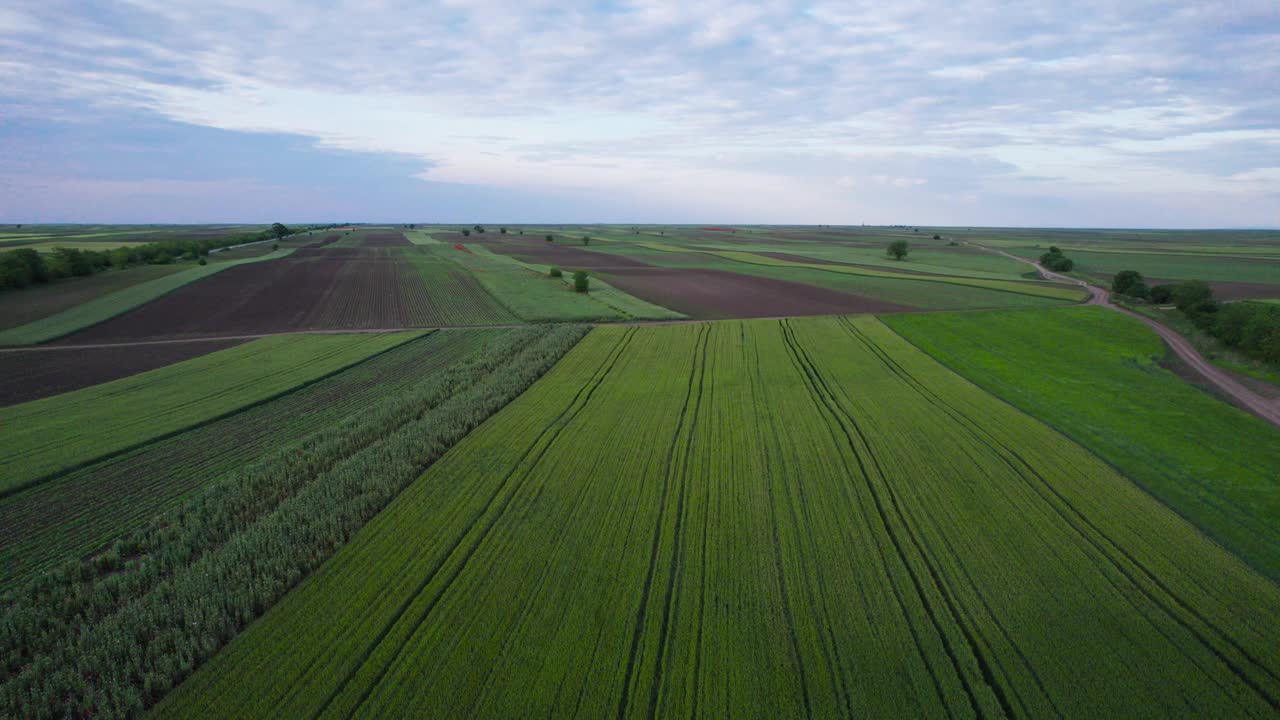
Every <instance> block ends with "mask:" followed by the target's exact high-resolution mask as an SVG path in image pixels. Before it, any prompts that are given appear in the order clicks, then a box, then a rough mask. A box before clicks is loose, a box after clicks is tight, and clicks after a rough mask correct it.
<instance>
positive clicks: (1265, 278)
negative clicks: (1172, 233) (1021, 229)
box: [1010, 248, 1280, 285]
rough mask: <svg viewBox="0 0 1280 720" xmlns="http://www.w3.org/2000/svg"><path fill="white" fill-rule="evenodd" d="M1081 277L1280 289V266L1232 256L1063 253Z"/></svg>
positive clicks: (1026, 252)
mask: <svg viewBox="0 0 1280 720" xmlns="http://www.w3.org/2000/svg"><path fill="white" fill-rule="evenodd" d="M1010 252H1013V253H1015V254H1017V255H1022V256H1024V257H1028V258H1030V257H1038V256H1039V251H1037V250H1036V249H1035V248H1015V249H1012V250H1011V251H1010ZM1064 252H1066V253H1067V255H1068V257H1070V258H1071V259H1072V260H1074V261H1075V263H1076V268H1075V269H1076V270H1077V271H1079V272H1083V273H1103V274H1107V275H1112V274H1115V273H1118V272H1120V271H1121V270H1137V271H1138V272H1140V273H1142V274H1143V276H1144V277H1150V278H1162V279H1166V280H1207V281H1219V282H1248V283H1266V284H1272V285H1280V263H1275V262H1259V261H1257V260H1251V259H1248V258H1239V257H1234V256H1228V255H1225V254H1224V255H1223V256H1218V257H1206V256H1202V255H1201V256H1197V255H1167V254H1155V253H1138V252H1124V253H1120V252H1093V251H1089V252H1083V251H1079V250H1064Z"/></svg>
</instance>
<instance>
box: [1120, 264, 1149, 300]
mask: <svg viewBox="0 0 1280 720" xmlns="http://www.w3.org/2000/svg"><path fill="white" fill-rule="evenodd" d="M1111 292H1113V293H1118V294H1120V295H1128V296H1129V297H1135V298H1145V297H1147V295H1148V292H1149V291H1148V289H1147V284H1146V283H1144V282H1143V281H1142V273H1140V272H1138V271H1137V270H1121V271H1120V272H1118V273H1116V275H1115V277H1113V278H1111Z"/></svg>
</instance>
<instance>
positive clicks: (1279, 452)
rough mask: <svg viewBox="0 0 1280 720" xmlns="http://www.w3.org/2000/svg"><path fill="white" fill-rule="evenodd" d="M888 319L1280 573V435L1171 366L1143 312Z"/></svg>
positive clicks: (1253, 561)
mask: <svg viewBox="0 0 1280 720" xmlns="http://www.w3.org/2000/svg"><path fill="white" fill-rule="evenodd" d="M885 322H886V323H888V324H889V326H890V327H892V328H893V329H894V330H896V331H898V332H899V333H901V334H902V335H903V336H904V337H906V338H907V339H908V340H910V341H911V342H912V343H914V344H915V345H917V346H918V347H920V348H922V349H923V350H925V351H926V352H928V353H929V354H930V355H932V356H934V357H935V358H937V359H939V360H941V361H942V362H943V363H945V364H946V365H948V366H949V367H951V368H952V369H954V370H955V371H956V372H958V373H960V374H961V375H964V376H965V377H966V378H969V379H970V380H972V381H973V382H975V383H977V384H978V385H980V386H982V387H984V388H986V389H987V390H989V391H991V392H992V393H994V394H996V395H998V396H1000V397H1002V398H1004V399H1005V400H1007V401H1009V402H1010V403H1012V404H1013V405H1015V406H1017V407H1019V408H1021V409H1023V410H1025V411H1026V412H1028V413H1031V414H1032V415H1035V416H1036V417H1039V418H1041V419H1043V420H1044V421H1045V422H1047V423H1049V424H1050V425H1053V426H1054V427H1056V428H1058V429H1059V430H1061V431H1062V432H1063V433H1065V434H1067V435H1068V436H1070V437H1072V438H1074V439H1075V440H1076V441H1078V442H1080V443H1081V444H1083V445H1084V446H1086V447H1088V448H1089V449H1091V450H1093V451H1094V452H1095V453H1097V454H1098V455H1099V456H1100V457H1102V458H1103V459H1104V460H1106V461H1107V462H1109V463H1111V464H1112V465H1113V466H1115V467H1116V468H1118V469H1119V470H1120V471H1121V472H1122V473H1124V474H1125V475H1127V476H1128V477H1129V478H1131V479H1132V480H1133V481H1134V482H1136V483H1138V484H1139V485H1141V486H1142V487H1143V488H1145V489H1147V490H1148V491H1149V492H1151V493H1152V494H1153V495H1155V496H1156V497H1158V498H1160V499H1161V500H1163V501H1164V502H1165V503H1167V504H1168V505H1169V506H1170V507H1172V508H1173V509H1175V510H1176V511H1177V512H1178V513H1179V514H1181V515H1183V516H1184V517H1186V518H1188V519H1190V520H1191V521H1192V522H1194V523H1195V524H1196V525H1197V526H1199V527H1200V528H1202V529H1203V530H1204V531H1205V532H1206V533H1207V534H1208V535H1210V536H1211V537H1213V538H1214V539H1216V540H1217V541H1218V542H1220V543H1222V544H1223V545H1224V546H1226V547H1227V548H1228V549H1230V550H1232V551H1234V552H1235V553H1237V554H1238V555H1240V557H1242V558H1244V559H1245V561H1247V562H1248V563H1249V564H1250V565H1252V566H1253V567H1255V568H1257V569H1258V570H1259V571H1260V572H1262V573H1264V574H1266V575H1268V576H1270V577H1272V578H1274V579H1280V484H1277V483H1278V480H1277V469H1280V433H1278V432H1277V431H1276V429H1275V428H1273V427H1271V426H1270V425H1268V424H1266V423H1264V422H1262V421H1261V420H1258V419H1257V418H1254V417H1253V416H1251V415H1248V414H1247V413H1245V412H1243V411H1240V410H1237V409H1235V408H1234V407H1231V406H1229V405H1227V404H1225V403H1222V402H1219V401H1218V400H1216V399H1214V398H1213V397H1211V396H1210V395H1208V394H1206V393H1204V392H1202V391H1200V390H1198V389H1196V388H1194V387H1192V386H1191V385H1188V384H1187V383H1186V382H1185V381H1183V380H1181V379H1180V378H1178V377H1177V376H1176V375H1174V374H1173V373H1171V372H1169V371H1167V370H1165V369H1163V368H1162V367H1160V364H1159V363H1160V361H1161V360H1162V359H1163V357H1164V355H1165V352H1166V350H1165V347H1164V344H1163V343H1162V342H1161V341H1160V338H1159V336H1157V335H1156V334H1155V333H1153V332H1151V331H1150V330H1148V329H1147V328H1146V327H1144V326H1143V325H1142V324H1141V323H1139V322H1138V321H1136V320H1133V319H1132V318H1127V317H1125V316H1123V315H1121V314H1120V313H1116V312H1111V311H1108V310H1106V309H1104V308H1092V307H1090V308H1061V309H1054V310H1048V311H1038V312H1030V311H1009V312H994V313H946V314H931V315H912V316H908V315H902V316H893V317H886V318H885Z"/></svg>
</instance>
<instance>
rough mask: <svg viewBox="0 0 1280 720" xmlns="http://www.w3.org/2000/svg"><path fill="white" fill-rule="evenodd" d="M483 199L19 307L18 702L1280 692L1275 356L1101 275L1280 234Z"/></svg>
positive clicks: (444, 704)
mask: <svg viewBox="0 0 1280 720" xmlns="http://www.w3.org/2000/svg"><path fill="white" fill-rule="evenodd" d="M16 230H17V229H16V228H15V229H12V231H11V229H9V228H6V229H4V230H3V231H0V243H12V244H13V245H12V246H13V247H32V248H34V246H35V245H36V244H44V243H50V242H53V243H63V244H64V246H69V245H67V244H69V243H72V242H75V243H78V244H82V245H85V246H88V245H96V244H99V243H101V244H104V245H107V246H109V245H110V243H112V242H127V243H139V244H138V245H136V247H145V246H146V243H147V242H148V238H149V237H153V236H154V237H157V238H161V237H166V238H173V239H180V238H192V237H201V236H204V237H224V236H226V234H228V233H230V234H232V235H236V234H240V235H243V234H244V233H245V232H246V228H245V227H242V226H205V227H191V228H174V227H159V226H156V227H135V228H125V227H111V226H94V227H88V226H36V227H27V228H23V229H22V232H23V233H25V235H22V234H19V233H17V232H16ZM461 230H462V228H460V227H456V226H426V225H419V226H414V227H407V226H355V227H350V226H344V227H334V226H327V227H324V228H316V229H315V230H314V231H313V232H311V233H309V234H306V233H300V234H295V235H291V236H288V237H286V238H283V239H280V240H279V241H277V240H276V239H274V238H273V239H269V240H267V241H265V242H256V243H253V244H249V245H245V246H244V247H238V248H235V249H230V250H226V251H219V252H211V253H210V254H209V255H208V257H207V260H206V264H205V265H199V264H197V263H196V262H195V260H194V259H188V260H179V261H177V262H173V261H172V259H171V260H170V262H168V263H166V264H155V265H148V264H140V265H134V266H131V267H129V268H128V269H124V270H107V271H104V272H101V273H97V274H93V275H89V276H87V277H79V278H69V279H66V280H59V281H57V282H54V283H51V284H45V285H42V284H36V285H33V286H31V287H28V288H25V289H15V290H5V291H4V292H3V293H2V294H0V317H3V318H4V319H5V323H4V325H5V327H3V329H0V345H11V346H21V347H9V348H4V347H0V444H2V445H3V446H4V447H5V448H6V451H7V452H6V453H4V454H3V455H2V456H0V716H5V717H10V716H12V717H124V718H132V717H140V716H143V715H151V716H154V717H183V718H190V717H219V718H222V717H236V718H251V717H264V718H267V717H269V718H277V717H312V718H315V717H397V718H399V717H430V718H436V717H521V718H523V717H535V716H546V717H569V716H573V717H590V718H596V717H601V716H605V717H616V718H627V717H641V716H642V717H688V718H695V717H730V716H751V717H771V718H773V717H814V718H827V717H830V718H836V717H912V718H915V717H947V718H964V717H974V718H1002V717H1003V718H1038V717H1061V718H1100V717H1105V718H1111V717H1117V718H1120V717H1124V718H1127V717H1161V718H1164V717H1188V718H1201V717H1214V718H1218V717H1224V718H1225V717H1232V718H1235V717H1242V718H1248V717H1257V718H1270V717H1275V715H1276V713H1277V712H1280V656H1278V655H1277V654H1276V652H1275V648H1276V647H1280V631H1278V630H1277V628H1280V584H1277V579H1278V578H1280V522H1278V520H1280V485H1278V484H1277V483H1278V481H1277V478H1280V454H1278V453H1280V428H1278V427H1277V426H1276V425H1275V424H1273V423H1271V422H1269V421H1268V420H1267V419H1266V418H1268V417H1270V414H1269V411H1268V410H1267V409H1268V408H1269V407H1270V405H1266V403H1273V402H1275V399H1276V398H1280V388H1277V387H1275V386H1272V385H1270V384H1268V380H1267V378H1269V377H1280V370H1276V369H1273V368H1271V366H1269V365H1267V364H1266V362H1265V360H1250V361H1249V362H1253V363H1256V366H1250V368H1249V369H1250V372H1251V373H1252V375H1253V376H1252V377H1250V378H1249V380H1250V382H1251V384H1250V385H1249V387H1248V388H1244V389H1243V390H1242V391H1249V392H1252V393H1253V394H1252V395H1250V396H1249V398H1250V399H1249V403H1252V404H1245V405H1244V406H1245V407H1249V408H1251V409H1252V412H1253V413H1254V414H1252V415H1251V414H1247V413H1245V412H1242V411H1240V410H1237V409H1236V408H1235V407H1233V406H1231V405H1229V404H1227V403H1226V402H1223V400H1222V399H1220V398H1222V397H1227V398H1231V399H1232V400H1233V401H1234V402H1237V403H1240V402H1241V400H1240V398H1241V397H1243V396H1242V395H1233V394H1231V392H1228V390H1230V388H1228V385H1227V383H1228V381H1230V379H1231V377H1234V376H1232V375H1230V373H1227V372H1226V371H1225V370H1224V368H1226V367H1228V365H1230V366H1231V367H1243V366H1242V365H1241V363H1242V362H1243V360H1241V357H1243V356H1239V357H1237V356H1235V355H1232V356H1228V355H1225V354H1215V352H1216V351H1214V350H1213V347H1212V346H1209V345H1205V344H1204V343H1205V342H1206V341H1205V338H1203V337H1200V336H1196V335H1194V332H1197V331H1196V330H1195V326H1194V325H1192V324H1191V320H1190V319H1188V317H1187V316H1184V315H1183V314H1182V311H1179V310H1174V309H1160V308H1157V307H1155V306H1152V305H1149V304H1143V303H1141V302H1130V303H1129V304H1128V305H1127V307H1132V308H1136V311H1140V312H1138V314H1137V315H1125V314H1124V313H1123V312H1122V311H1121V310H1120V308H1118V307H1117V306H1115V305H1114V304H1111V303H1109V302H1108V298H1107V293H1106V291H1105V290H1103V289H1100V288H1099V287H1097V285H1098V284H1099V283H1103V282H1106V281H1107V280H1108V279H1109V278H1110V277H1111V275H1113V274H1114V273H1115V272H1117V271H1119V270H1123V269H1137V270H1139V271H1141V272H1143V273H1144V274H1145V275H1147V277H1148V280H1149V282H1158V281H1160V280H1162V279H1180V278H1183V277H1189V278H1195V279H1205V280H1207V281H1208V282H1209V283H1210V284H1211V286H1212V287H1214V288H1216V289H1218V290H1219V292H1220V293H1221V295H1220V299H1222V300H1225V301H1231V300H1235V299H1238V298H1247V299H1258V302H1248V303H1240V304H1238V305H1231V304H1223V305H1220V306H1217V310H1216V312H1221V313H1223V315H1224V316H1225V317H1234V316H1236V315H1238V314H1240V313H1243V312H1246V311H1249V310H1250V309H1251V308H1252V309H1258V310H1259V312H1261V309H1264V308H1267V307H1269V305H1268V304H1267V303H1266V302H1265V299H1266V298H1267V297H1268V295H1269V293H1270V291H1269V290H1267V288H1271V287H1280V285H1277V284H1273V283H1272V282H1271V281H1272V280H1273V279H1274V278H1272V277H1270V276H1269V275H1268V273H1269V272H1270V271H1269V270H1267V269H1266V268H1268V267H1273V266H1275V265H1274V262H1276V261H1280V249H1278V248H1280V236H1275V234H1274V233H1271V234H1268V233H1265V232H1247V231H1231V232H1227V231H1222V232H1216V231H1215V232H1208V233H1187V234H1181V233H1168V232H1146V231H1101V230H1099V231H1094V230H1052V229H1050V230H1034V229H989V228H973V229H970V228H913V227H879V228H872V227H843V228H840V227H771V226H712V225H707V226H590V225H583V226H538V227H533V226H531V227H523V228H513V227H508V228H506V230H507V232H505V233H504V232H502V231H501V229H500V228H494V227H488V228H486V231H485V232H480V231H479V229H478V228H471V229H469V230H468V232H467V233H466V234H464V233H463V232H461ZM259 231H260V229H259ZM547 235H551V236H552V238H553V239H552V240H551V241H547V240H546V239H545V238H546V236H547ZM935 236H936V237H935ZM259 237H260V235H259ZM584 237H587V238H590V239H589V240H583V238H584ZM900 239H905V240H907V241H908V242H909V243H910V251H909V253H908V255H907V257H906V258H904V259H902V260H897V259H893V258H891V257H889V256H888V255H887V254H886V252H885V248H886V246H887V245H888V243H890V242H893V241H895V240H900ZM1050 245H1055V246H1058V247H1060V248H1062V249H1063V250H1064V252H1065V253H1066V254H1067V256H1068V257H1071V256H1073V255H1074V256H1075V257H1076V258H1077V260H1078V267H1077V268H1075V269H1074V270H1073V271H1071V272H1070V273H1069V274H1068V275H1057V276H1053V277H1052V279H1051V280H1046V279H1044V277H1041V276H1039V275H1038V274H1037V272H1036V271H1035V270H1034V268H1032V266H1031V265H1030V264H1028V263H1026V262H1023V261H1021V260H1020V259H1019V258H1031V259H1034V258H1038V257H1039V255H1040V254H1041V253H1042V252H1044V251H1045V250H1046V249H1047V248H1048V246H1050ZM5 247H7V246H5V245H0V252H3V251H4V248H5ZM34 249H39V248H34ZM1001 251H1005V252H1008V253H1009V254H1007V255H1006V254H1002V252H1001ZM188 257H191V258H194V257H195V256H188ZM553 268H554V269H558V270H560V271H561V272H560V273H559V274H558V275H557V274H555V273H553V272H552V270H553ZM1199 268H1204V269H1205V270H1204V272H1199V270H1198V269H1199ZM579 270H581V271H584V272H585V273H586V275H587V279H588V287H587V289H586V292H578V291H575V287H574V278H573V274H574V272H575V271H579ZM1045 277H1049V276H1048V275H1046V276H1045ZM1079 281H1089V282H1092V283H1093V285H1094V286H1093V287H1090V286H1087V285H1086V286H1081V285H1080V284H1078V282H1079ZM1275 297H1280V295H1271V298H1272V299H1274V298H1275ZM1086 303H1088V306H1086ZM6 308H8V309H9V311H8V312H6ZM1267 317H1270V316H1266V315H1263V314H1257V315H1256V316H1255V315H1249V316H1247V317H1246V319H1245V320H1242V321H1240V323H1239V324H1240V326H1241V328H1243V327H1244V326H1245V324H1246V323H1253V324H1255V325H1256V324H1257V323H1258V322H1264V321H1265V320H1266V318H1267ZM1153 318H1154V320H1153ZM1259 318H1260V319H1259ZM1165 319H1167V323H1168V327H1166V325H1165V324H1161V323H1162V322H1166V320H1165ZM1144 323H1147V324H1144ZM1171 328H1173V329H1171ZM1188 328H1191V329H1188ZM1249 328H1250V329H1249V332H1250V333H1251V335H1250V337H1251V338H1254V339H1255V340H1257V342H1265V341H1266V337H1268V336H1266V335H1265V332H1263V330H1265V328H1262V329H1261V330H1259V329H1258V328H1254V327H1253V325H1249ZM1156 331H1159V333H1161V334H1157V332H1156ZM1241 332H1243V330H1241ZM1179 333H1183V334H1184V335H1186V337H1183V335H1180V334H1179ZM1259 338H1260V340H1258V339H1259ZM1251 342H1253V340H1251ZM1255 344H1257V343H1255ZM1250 347H1251V348H1252V349H1251V350H1250V351H1251V352H1257V351H1260V347H1253V346H1250ZM1197 348H1200V350H1197ZM1263 349H1264V348H1263ZM1201 352H1203V353H1204V357H1202V356H1201V355H1200V353H1201ZM1241 352H1243V350H1242V351H1241ZM1251 357H1252V356H1251ZM1191 361H1195V362H1197V363H1199V364H1198V365H1194V364H1192V363H1191ZM1213 363H1216V365H1215V364H1213ZM1233 363H1234V364H1233ZM1215 383H1216V384H1215ZM1250 388H1251V389H1252V390H1250ZM1215 393H1216V394H1215ZM1257 403H1262V404H1261V405H1259V404H1257Z"/></svg>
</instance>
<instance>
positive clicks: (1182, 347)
mask: <svg viewBox="0 0 1280 720" xmlns="http://www.w3.org/2000/svg"><path fill="white" fill-rule="evenodd" d="M965 242H966V243H968V241H965ZM968 244H971V245H973V246H974V247H980V248H982V249H983V250H987V251H990V252H994V253H998V254H1000V255H1004V256H1005V257H1009V258H1013V259H1014V260H1017V261H1018V262H1023V263H1026V264H1028V265H1031V266H1032V267H1034V268H1035V269H1036V270H1037V271H1039V273H1040V275H1041V276H1042V277H1044V278H1045V279H1048V280H1057V281H1058V282H1067V283H1074V284H1076V285H1079V286H1080V287H1083V288H1084V289H1086V290H1088V291H1089V302H1088V303H1087V304H1089V305H1101V306H1103V307H1106V308H1110V309H1112V310H1115V311H1116V312H1122V313H1124V314H1125V315H1128V316H1129V317H1131V318H1133V319H1135V320H1138V321H1139V322H1141V323H1143V324H1144V325H1146V326H1147V327H1149V328H1151V329H1152V330H1154V331H1155V332H1156V334H1157V335H1159V336H1160V338H1161V339H1163V340H1164V342H1165V345H1167V346H1169V349H1170V350H1172V351H1173V353H1174V354H1175V355H1177V356H1178V358H1179V359H1180V360H1182V362H1184V363H1186V366H1187V367H1188V368H1189V369H1190V370H1192V371H1193V372H1194V373H1195V374H1196V375H1197V376H1198V377H1199V378H1200V379H1202V380H1204V381H1205V382H1206V383H1208V384H1209V385H1211V386H1212V387H1213V389H1214V390H1215V391H1217V392H1218V393H1220V394H1221V395H1223V396H1224V397H1226V398H1227V399H1228V400H1230V401H1231V402H1232V404H1234V405H1236V406H1237V407H1239V408H1241V409H1243V410H1247V411H1248V412H1250V413H1252V414H1254V415H1256V416H1258V417H1260V418H1262V419H1263V420H1266V421H1267V422H1269V423H1271V424H1272V425H1275V426H1276V427H1280V399H1272V398H1266V397H1263V396H1262V395H1259V394H1258V393H1256V392H1254V391H1253V390H1250V389H1249V388H1247V387H1245V386H1244V385H1243V384H1241V383H1240V382H1239V381H1237V380H1236V379H1235V378H1233V377H1231V375H1230V374H1228V373H1227V372H1226V371H1225V370H1222V369H1221V368H1219V367H1217V366H1216V365H1214V364H1212V363H1210V362H1209V361H1208V360H1205V359H1204V357H1202V356H1201V355H1200V353H1199V352H1197V351H1196V349H1195V347H1193V346H1192V345H1191V343H1190V342H1189V341H1188V340H1187V339H1186V338H1184V337H1183V336H1182V335H1180V334H1179V333H1177V332H1176V331H1174V330H1171V329H1170V328H1168V327H1165V326H1164V325H1162V324H1161V323H1159V322H1156V321H1155V320H1152V319H1151V318H1149V317H1146V316H1145V315H1139V314H1138V313H1135V312H1133V311H1132V310H1128V309H1126V308H1122V307H1120V306H1119V305H1116V304H1115V303H1112V302H1111V294H1110V293H1109V292H1108V291H1107V290H1105V289H1103V288H1100V287H1097V286H1095V285H1090V284H1089V283H1087V282H1085V281H1083V280H1077V279H1075V278H1071V277H1067V276H1065V275H1061V274H1059V273H1055V272H1053V271H1052V270H1048V269H1046V268H1045V267H1044V266H1042V265H1041V264H1040V263H1038V262H1036V261H1034V260H1028V259H1026V258H1020V257H1018V256H1016V255H1012V254H1010V253H1007V252H1005V251H1003V250H996V249H994V248H989V247H987V246H985V245H979V244H977V243H968Z"/></svg>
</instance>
